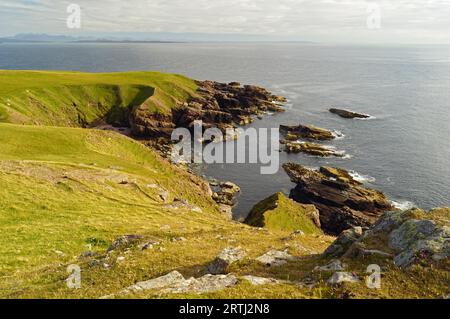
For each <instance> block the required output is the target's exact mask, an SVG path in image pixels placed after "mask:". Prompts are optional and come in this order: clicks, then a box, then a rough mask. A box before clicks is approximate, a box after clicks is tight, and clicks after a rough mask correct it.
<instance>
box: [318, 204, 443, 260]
mask: <svg viewBox="0 0 450 319" xmlns="http://www.w3.org/2000/svg"><path fill="white" fill-rule="evenodd" d="M348 234H349V231H345V232H343V233H342V234H341V235H340V236H339V237H338V238H337V239H336V241H335V242H334V243H333V244H332V245H331V246H330V247H329V248H328V249H327V250H326V251H325V253H324V255H325V256H343V257H344V258H358V257H366V256H375V257H380V258H389V259H391V258H393V261H394V264H395V265H396V266H398V267H401V268H407V267H409V266H411V265H413V264H416V263H418V264H420V265H422V266H429V265H434V267H441V266H442V267H446V265H447V263H448V260H449V257H450V248H449V247H450V208H439V209H433V210H431V211H430V212H425V211H423V210H421V209H416V208H414V209H410V210H406V211H396V212H387V213H385V214H384V215H383V216H382V217H381V218H380V219H379V220H378V221H377V222H376V223H375V224H374V225H373V226H372V227H370V228H369V229H368V230H367V231H365V232H364V233H363V234H362V235H359V231H358V234H356V235H355V234H353V235H351V236H350V235H348ZM355 239H356V240H355ZM339 243H341V244H339ZM336 247H338V248H336Z"/></svg>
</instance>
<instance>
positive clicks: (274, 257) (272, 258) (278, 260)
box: [256, 249, 295, 267]
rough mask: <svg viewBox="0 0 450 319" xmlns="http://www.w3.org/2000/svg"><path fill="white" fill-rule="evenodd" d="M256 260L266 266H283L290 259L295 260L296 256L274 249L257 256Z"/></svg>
mask: <svg viewBox="0 0 450 319" xmlns="http://www.w3.org/2000/svg"><path fill="white" fill-rule="evenodd" d="M256 260H257V261H259V262H260V263H262V264H264V265H266V266H270V267H274V266H281V265H284V264H286V263H287V262H288V261H292V260H295V257H294V256H291V255H289V254H288V253H287V252H286V251H281V250H275V249H272V250H269V251H268V252H267V253H265V254H264V255H262V256H259V257H258V258H256Z"/></svg>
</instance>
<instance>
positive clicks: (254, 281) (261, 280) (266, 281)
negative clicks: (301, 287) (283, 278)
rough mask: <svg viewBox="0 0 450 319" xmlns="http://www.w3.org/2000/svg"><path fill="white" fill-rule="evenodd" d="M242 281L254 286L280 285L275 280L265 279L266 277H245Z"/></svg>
mask: <svg viewBox="0 0 450 319" xmlns="http://www.w3.org/2000/svg"><path fill="white" fill-rule="evenodd" d="M241 279H243V280H246V281H248V282H249V283H251V284H252V285H254V286H260V285H273V284H278V283H279V282H280V281H279V280H277V279H274V278H265V277H258V276H252V275H248V276H243V277H241Z"/></svg>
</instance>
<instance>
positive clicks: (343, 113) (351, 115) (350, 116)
mask: <svg viewBox="0 0 450 319" xmlns="http://www.w3.org/2000/svg"><path fill="white" fill-rule="evenodd" d="M330 112H331V113H334V114H337V115H339V116H340V117H343V118H346V119H355V118H359V119H368V118H370V115H367V114H362V113H356V112H352V111H348V110H343V109H335V108H331V109H330Z"/></svg>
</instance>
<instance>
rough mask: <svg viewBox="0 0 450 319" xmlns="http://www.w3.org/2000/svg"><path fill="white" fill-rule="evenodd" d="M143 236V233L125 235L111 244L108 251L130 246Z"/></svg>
mask: <svg viewBox="0 0 450 319" xmlns="http://www.w3.org/2000/svg"><path fill="white" fill-rule="evenodd" d="M142 238H143V237H142V236H141V235H123V236H120V237H118V238H116V239H115V240H114V241H113V242H112V243H111V245H110V246H109V247H108V250H107V251H106V252H107V253H109V252H111V251H113V250H116V249H124V248H128V247H129V246H131V245H133V244H135V243H136V242H138V241H139V240H140V239H142Z"/></svg>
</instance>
